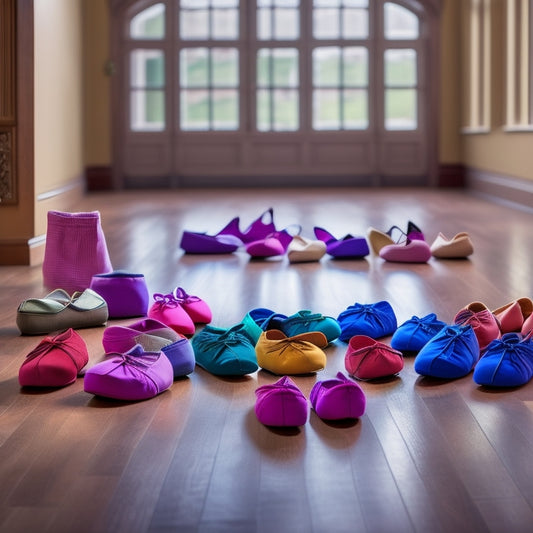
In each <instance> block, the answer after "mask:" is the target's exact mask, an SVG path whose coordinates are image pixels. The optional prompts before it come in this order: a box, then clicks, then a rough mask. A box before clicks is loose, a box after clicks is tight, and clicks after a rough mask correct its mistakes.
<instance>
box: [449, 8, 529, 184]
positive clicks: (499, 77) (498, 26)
mask: <svg viewBox="0 0 533 533" xmlns="http://www.w3.org/2000/svg"><path fill="white" fill-rule="evenodd" d="M448 1H450V0H448ZM454 1H455V2H458V1H461V0H454ZM503 5H504V3H503V0H493V2H492V29H491V32H492V38H491V87H490V90H491V106H490V108H491V117H490V123H491V124H490V131H489V132H488V133H481V134H465V135H462V136H461V143H462V154H463V163H464V164H465V165H466V166H468V167H471V168H473V169H479V170H483V171H487V172H489V173H494V174H498V175H502V176H508V177H517V178H525V179H533V155H532V152H533V131H531V132H521V133H518V132H505V131H504V108H505V93H504V82H505V70H504V69H505V63H504V57H503V53H504V48H505V42H504V16H503Z"/></svg>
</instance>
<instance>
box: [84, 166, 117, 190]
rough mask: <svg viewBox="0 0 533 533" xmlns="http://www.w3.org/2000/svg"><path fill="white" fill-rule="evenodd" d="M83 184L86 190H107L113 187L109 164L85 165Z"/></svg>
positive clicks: (111, 171)
mask: <svg viewBox="0 0 533 533" xmlns="http://www.w3.org/2000/svg"><path fill="white" fill-rule="evenodd" d="M85 185H86V188H87V190H88V191H109V190H111V189H113V170H112V168H111V165H92V166H88V167H85Z"/></svg>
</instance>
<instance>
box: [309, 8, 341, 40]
mask: <svg viewBox="0 0 533 533" xmlns="http://www.w3.org/2000/svg"><path fill="white" fill-rule="evenodd" d="M339 15H340V12H339V10H338V9H314V10H313V37H315V39H338V38H339V37H340V28H339V21H340V16H339Z"/></svg>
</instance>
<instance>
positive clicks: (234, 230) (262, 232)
mask: <svg viewBox="0 0 533 533" xmlns="http://www.w3.org/2000/svg"><path fill="white" fill-rule="evenodd" d="M239 224H240V219H239V217H235V218H234V219H233V220H232V221H230V222H229V223H228V224H227V225H226V226H225V227H224V228H223V229H221V230H220V231H219V232H218V234H217V236H219V237H222V236H233V237H236V238H237V239H239V240H240V241H241V243H243V244H247V243H249V242H253V241H257V240H259V239H264V238H265V237H266V236H267V235H270V234H271V233H274V232H275V231H276V226H275V225H274V209H272V207H271V208H270V209H267V210H266V211H264V212H263V213H262V214H261V216H259V217H258V218H256V219H255V220H254V221H253V222H252V223H251V224H250V225H249V226H248V227H247V228H246V229H245V230H244V231H241V230H240V228H239Z"/></svg>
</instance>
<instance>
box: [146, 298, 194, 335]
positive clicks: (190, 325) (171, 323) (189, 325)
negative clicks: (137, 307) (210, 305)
mask: <svg viewBox="0 0 533 533" xmlns="http://www.w3.org/2000/svg"><path fill="white" fill-rule="evenodd" d="M148 317H149V318H153V319H154V320H159V322H163V324H165V325H167V326H168V327H170V328H172V329H173V330H174V331H176V332H177V333H181V334H182V335H194V332H195V331H196V328H195V326H194V322H193V320H192V318H191V317H190V316H189V315H188V313H187V311H185V309H184V308H183V306H182V304H181V302H179V301H178V300H176V299H175V298H174V295H173V294H159V293H157V294H154V303H153V304H152V306H151V307H150V309H148Z"/></svg>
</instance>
